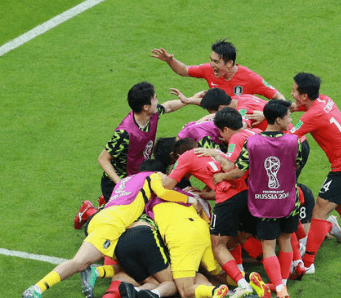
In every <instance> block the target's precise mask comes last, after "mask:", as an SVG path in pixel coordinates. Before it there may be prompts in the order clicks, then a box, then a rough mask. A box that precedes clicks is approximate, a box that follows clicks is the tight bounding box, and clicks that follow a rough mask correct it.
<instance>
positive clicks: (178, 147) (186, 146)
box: [174, 138, 198, 158]
mask: <svg viewBox="0 0 341 298" xmlns="http://www.w3.org/2000/svg"><path fill="white" fill-rule="evenodd" d="M196 147H198V144H197V142H196V141H194V140H193V139H191V138H184V139H180V140H179V141H177V142H176V144H175V148H174V156H175V158H177V156H178V155H181V154H183V153H185V152H186V151H188V150H191V149H193V148H196Z"/></svg>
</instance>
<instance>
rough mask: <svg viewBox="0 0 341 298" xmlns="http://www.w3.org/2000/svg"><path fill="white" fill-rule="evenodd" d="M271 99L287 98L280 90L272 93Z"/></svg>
mask: <svg viewBox="0 0 341 298" xmlns="http://www.w3.org/2000/svg"><path fill="white" fill-rule="evenodd" d="M271 99H282V100H287V99H286V98H285V96H284V95H283V94H282V93H281V92H279V91H277V93H275V95H274V96H273V97H272V98H271Z"/></svg>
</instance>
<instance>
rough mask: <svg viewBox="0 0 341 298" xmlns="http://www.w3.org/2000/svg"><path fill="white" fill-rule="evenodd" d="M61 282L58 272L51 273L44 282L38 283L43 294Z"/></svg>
mask: <svg viewBox="0 0 341 298" xmlns="http://www.w3.org/2000/svg"><path fill="white" fill-rule="evenodd" d="M58 282H60V276H59V275H58V273H57V272H54V271H51V272H50V273H49V274H47V275H46V276H45V277H44V278H43V279H42V280H40V281H38V282H37V283H36V286H38V287H39V288H40V289H41V291H42V292H45V291H46V290H47V289H48V288H50V287H52V286H53V285H55V284H56V283H58Z"/></svg>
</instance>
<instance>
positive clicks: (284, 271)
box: [278, 251, 293, 279]
mask: <svg viewBox="0 0 341 298" xmlns="http://www.w3.org/2000/svg"><path fill="white" fill-rule="evenodd" d="M292 255H293V252H284V251H279V253H278V261H279V264H280V266H281V275H282V279H288V278H289V274H290V269H291V263H292Z"/></svg>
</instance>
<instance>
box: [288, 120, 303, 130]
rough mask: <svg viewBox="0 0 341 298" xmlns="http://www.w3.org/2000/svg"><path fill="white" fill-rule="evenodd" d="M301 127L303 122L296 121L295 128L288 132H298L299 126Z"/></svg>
mask: <svg viewBox="0 0 341 298" xmlns="http://www.w3.org/2000/svg"><path fill="white" fill-rule="evenodd" d="M302 125H303V122H302V121H301V120H300V121H298V123H297V124H296V125H295V127H293V128H292V129H291V130H290V132H295V131H296V130H298V129H299V128H300V127H301V126H302Z"/></svg>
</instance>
